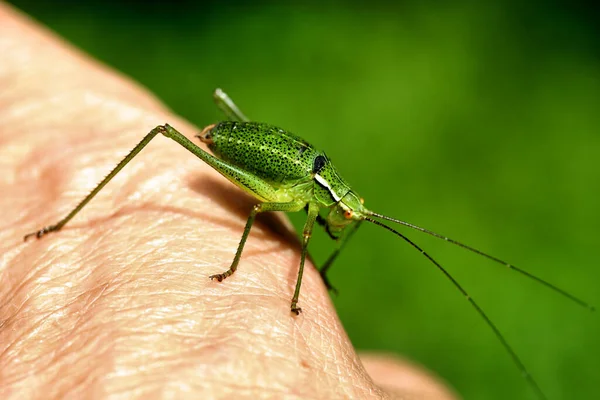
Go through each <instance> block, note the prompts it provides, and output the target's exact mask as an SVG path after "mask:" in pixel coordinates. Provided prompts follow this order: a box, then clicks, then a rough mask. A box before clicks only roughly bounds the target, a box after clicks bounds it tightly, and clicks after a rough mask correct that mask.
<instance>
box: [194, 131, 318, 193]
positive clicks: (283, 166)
mask: <svg viewBox="0 0 600 400" xmlns="http://www.w3.org/2000/svg"><path fill="white" fill-rule="evenodd" d="M199 137H200V140H202V141H203V142H205V143H208V148H209V149H210V150H211V151H212V152H213V153H214V155H215V156H217V157H219V158H220V159H222V160H224V161H227V162H230V163H232V164H234V165H236V166H238V167H241V168H243V169H244V170H246V171H249V172H252V173H254V174H256V175H258V176H259V177H261V178H262V179H265V180H267V181H270V182H274V183H286V182H288V181H298V180H303V179H310V178H311V173H312V169H313V164H314V160H315V158H316V157H317V156H318V155H319V154H320V153H319V152H318V151H316V150H315V149H314V148H313V147H312V146H311V145H310V144H308V143H306V142H305V141H304V140H302V139H300V138H299V137H297V136H295V135H293V134H291V133H289V132H286V131H284V130H283V129H280V128H277V127H275V126H272V125H268V124H264V123H259V122H235V121H226V122H220V123H218V124H216V125H214V127H212V128H210V129H208V130H207V129H205V130H204V131H202V133H201V134H200V136H199Z"/></svg>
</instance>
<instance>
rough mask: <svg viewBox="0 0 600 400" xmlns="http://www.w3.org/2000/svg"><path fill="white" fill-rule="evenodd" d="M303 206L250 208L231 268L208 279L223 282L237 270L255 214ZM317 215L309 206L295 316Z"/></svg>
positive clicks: (266, 204)
mask: <svg viewBox="0 0 600 400" xmlns="http://www.w3.org/2000/svg"><path fill="white" fill-rule="evenodd" d="M304 205H305V203H304V202H302V201H291V202H287V203H260V204H257V205H255V206H254V207H253V208H252V211H251V212H250V216H249V217H248V220H247V221H246V226H245V227H244V233H243V234H242V238H241V240H240V244H239V245H238V248H237V251H236V252H235V257H234V258H233V262H232V263H231V266H230V267H229V269H228V270H227V271H225V272H222V273H220V274H215V275H211V276H210V279H216V280H218V281H219V282H221V281H223V279H226V278H227V277H229V276H231V275H232V274H233V273H234V272H235V271H236V270H237V267H238V264H239V262H240V258H241V256H242V252H243V250H244V245H245V244H246V240H247V239H248V235H249V234H250V229H251V228H252V225H253V224H254V220H255V219H256V215H257V214H259V213H261V212H265V211H283V212H295V211H300V210H302V208H303V207H304ZM317 213H318V207H317V206H314V207H313V206H309V213H308V217H307V219H306V223H305V225H304V235H303V240H302V255H301V257H300V268H299V270H298V279H297V281H296V289H295V291H294V296H293V298H292V303H291V311H292V312H293V313H295V314H296V315H298V314H300V311H302V310H301V309H300V308H299V307H298V297H299V296H300V286H301V284H302V275H303V272H304V261H305V260H306V252H307V247H308V241H309V239H310V236H311V233H312V227H313V224H314V221H315V219H316V216H317Z"/></svg>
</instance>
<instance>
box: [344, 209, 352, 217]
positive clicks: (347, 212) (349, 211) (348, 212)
mask: <svg viewBox="0 0 600 400" xmlns="http://www.w3.org/2000/svg"><path fill="white" fill-rule="evenodd" d="M344 218H346V219H350V218H352V210H346V211H344Z"/></svg>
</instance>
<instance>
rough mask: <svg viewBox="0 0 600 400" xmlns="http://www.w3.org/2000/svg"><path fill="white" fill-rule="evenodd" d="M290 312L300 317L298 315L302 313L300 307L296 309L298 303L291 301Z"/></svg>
mask: <svg viewBox="0 0 600 400" xmlns="http://www.w3.org/2000/svg"><path fill="white" fill-rule="evenodd" d="M291 311H292V312H293V313H294V314H296V315H300V313H301V312H302V309H301V308H300V307H298V303H297V302H295V301H292V309H291Z"/></svg>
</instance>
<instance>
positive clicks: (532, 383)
mask: <svg viewBox="0 0 600 400" xmlns="http://www.w3.org/2000/svg"><path fill="white" fill-rule="evenodd" d="M373 215H374V216H378V215H377V214H373ZM365 220H366V221H369V222H371V223H373V224H375V225H379V226H381V227H382V228H385V229H387V230H388V231H390V232H392V233H393V234H395V235H398V236H400V237H401V238H402V239H403V240H404V241H405V242H407V243H408V244H410V245H411V246H412V247H414V248H415V249H417V250H418V251H419V252H420V253H421V254H423V255H424V256H425V257H427V258H428V259H429V261H431V262H432V263H433V264H434V265H435V266H436V267H437V268H438V269H439V270H440V271H442V273H443V274H444V275H446V277H447V278H448V279H450V281H452V283H453V284H454V286H455V287H456V288H457V289H458V290H459V291H460V292H461V293H462V294H463V295H464V296H465V297H466V298H467V300H468V301H469V303H471V305H472V306H473V307H474V308H475V310H476V311H477V312H478V313H479V315H481V317H482V318H483V319H484V320H485V322H486V324H487V325H488V326H489V327H490V328H491V329H492V331H494V334H495V335H496V337H497V338H498V340H500V343H502V346H504V349H506V351H507V352H508V354H510V356H511V358H512V360H513V361H514V363H515V364H516V366H517V368H518V369H519V371H520V372H521V374H522V375H523V377H524V378H525V379H526V380H527V382H528V383H529V385H530V386H531V387H532V388H533V389H534V390H535V392H536V393H537V395H538V397H539V398H540V399H546V396H545V395H544V392H542V389H540V387H539V386H538V384H537V382H536V381H535V379H533V377H532V376H531V375H530V374H529V372H528V371H527V368H525V365H524V364H523V362H522V361H521V359H520V358H519V357H518V356H517V353H515V351H514V350H513V349H512V347H511V346H510V345H509V344H508V342H507V341H506V339H504V336H502V333H500V331H499V330H498V328H496V325H494V323H493V322H492V321H491V320H490V319H489V317H488V316H487V315H486V314H485V313H484V312H483V310H482V309H481V307H479V306H478V305H477V303H476V302H475V300H473V299H472V298H471V296H469V294H468V293H467V292H466V290H465V289H463V287H462V286H461V285H460V284H459V283H458V282H457V281H456V279H454V277H452V275H450V273H449V272H448V271H446V269H445V268H444V267H442V266H441V265H440V264H439V263H438V262H437V261H436V260H435V259H434V258H433V257H431V256H430V255H429V254H427V253H426V252H425V250H423V249H422V248H421V247H419V246H418V245H417V244H416V243H414V242H413V241H412V240H410V239H409V238H407V237H406V236H404V235H403V234H401V233H400V232H398V231H397V230H395V229H393V228H392V227H389V226H387V225H385V224H384V223H382V222H379V221H377V220H374V219H371V218H368V217H365Z"/></svg>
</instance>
